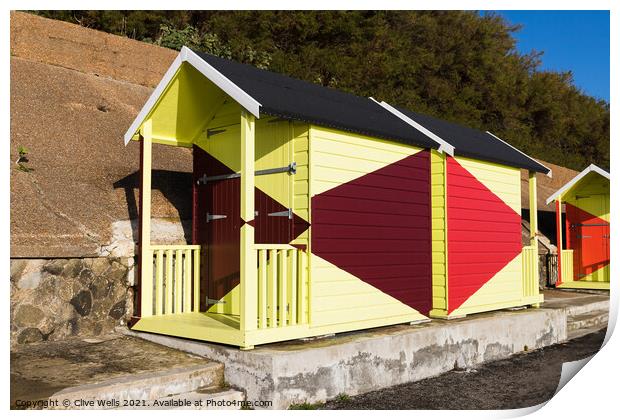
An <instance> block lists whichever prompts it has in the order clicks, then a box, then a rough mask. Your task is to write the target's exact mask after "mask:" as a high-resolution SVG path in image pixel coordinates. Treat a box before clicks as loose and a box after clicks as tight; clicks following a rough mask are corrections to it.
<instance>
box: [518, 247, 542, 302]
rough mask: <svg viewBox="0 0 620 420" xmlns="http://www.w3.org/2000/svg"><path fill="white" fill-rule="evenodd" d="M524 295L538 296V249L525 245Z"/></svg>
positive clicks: (523, 252) (523, 263)
mask: <svg viewBox="0 0 620 420" xmlns="http://www.w3.org/2000/svg"><path fill="white" fill-rule="evenodd" d="M521 264H522V273H523V274H522V276H523V277H522V279H523V297H529V296H537V295H538V294H539V291H538V250H537V249H536V247H533V246H524V247H523V250H522V251H521Z"/></svg>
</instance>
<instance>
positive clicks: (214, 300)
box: [207, 298, 226, 305]
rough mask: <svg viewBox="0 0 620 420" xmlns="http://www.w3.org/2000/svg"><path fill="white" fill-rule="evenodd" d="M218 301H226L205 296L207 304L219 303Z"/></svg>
mask: <svg viewBox="0 0 620 420" xmlns="http://www.w3.org/2000/svg"><path fill="white" fill-rule="evenodd" d="M220 303H226V301H225V300H220V299H209V298H207V305H219V304H220Z"/></svg>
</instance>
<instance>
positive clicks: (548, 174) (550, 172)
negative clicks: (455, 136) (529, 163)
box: [487, 131, 553, 178]
mask: <svg viewBox="0 0 620 420" xmlns="http://www.w3.org/2000/svg"><path fill="white" fill-rule="evenodd" d="M487 134H488V135H490V136H493V137H495V138H496V139H497V140H499V141H501V142H502V143H504V144H505V145H506V146H508V147H511V148H512V149H513V150H516V151H517V152H519V153H521V154H522V155H523V156H525V157H526V158H528V159H531V160H533V161H534V162H536V163H538V164H539V165H541V166H542V167H544V168H545V169H547V170H548V171H549V172H547V176H548V177H549V178H551V177H552V175H553V171H552V170H551V168H549V167H547V166H545V165H543V164H542V163H540V162H538V161H537V160H536V159H534V158H533V157H531V156H528V155H526V154H525V153H523V152H522V151H521V150H519V149H517V148H516V147H514V146H513V145H512V144H510V143H507V142H505V141H504V140H502V139H500V138H499V137H497V136H496V135H495V134H493V133H491V132H490V131H487Z"/></svg>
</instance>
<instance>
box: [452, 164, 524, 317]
mask: <svg viewBox="0 0 620 420" xmlns="http://www.w3.org/2000/svg"><path fill="white" fill-rule="evenodd" d="M446 166H447V178H446V179H447V227H448V234H447V239H448V267H447V271H448V282H447V283H448V299H447V301H448V313H449V314H450V315H454V316H457V315H464V314H468V313H475V312H482V311H486V310H492V309H498V308H501V307H510V306H515V305H519V304H520V301H521V299H522V296H523V290H522V262H521V250H522V244H521V216H520V214H521V181H520V172H519V170H518V169H515V168H511V167H507V166H503V165H498V164H492V163H488V162H483V161H479V160H475V159H467V158H452V157H448V158H447V165H446Z"/></svg>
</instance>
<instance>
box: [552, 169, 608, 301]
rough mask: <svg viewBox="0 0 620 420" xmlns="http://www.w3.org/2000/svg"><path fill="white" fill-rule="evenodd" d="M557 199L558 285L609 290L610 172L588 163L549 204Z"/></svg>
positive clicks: (556, 193) (555, 194) (553, 196)
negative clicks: (563, 207) (564, 215)
mask: <svg viewBox="0 0 620 420" xmlns="http://www.w3.org/2000/svg"><path fill="white" fill-rule="evenodd" d="M553 201H555V205H556V223H557V232H558V233H557V238H558V244H557V247H558V273H559V278H558V282H557V284H556V287H562V288H573V289H607V290H608V289H609V172H607V171H605V170H603V169H601V168H599V167H598V166H596V165H590V166H588V167H587V168H586V169H584V170H583V171H581V172H580V173H579V174H578V175H577V176H576V177H575V178H573V179H572V180H570V181H569V182H568V183H567V184H566V185H564V186H563V187H562V188H560V189H559V190H558V191H556V192H555V193H554V194H553V195H552V196H551V197H549V199H548V200H547V204H549V203H551V202H553ZM562 204H564V206H565V209H566V217H565V223H562ZM564 242H565V244H566V246H564V244H563V243H564Z"/></svg>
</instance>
